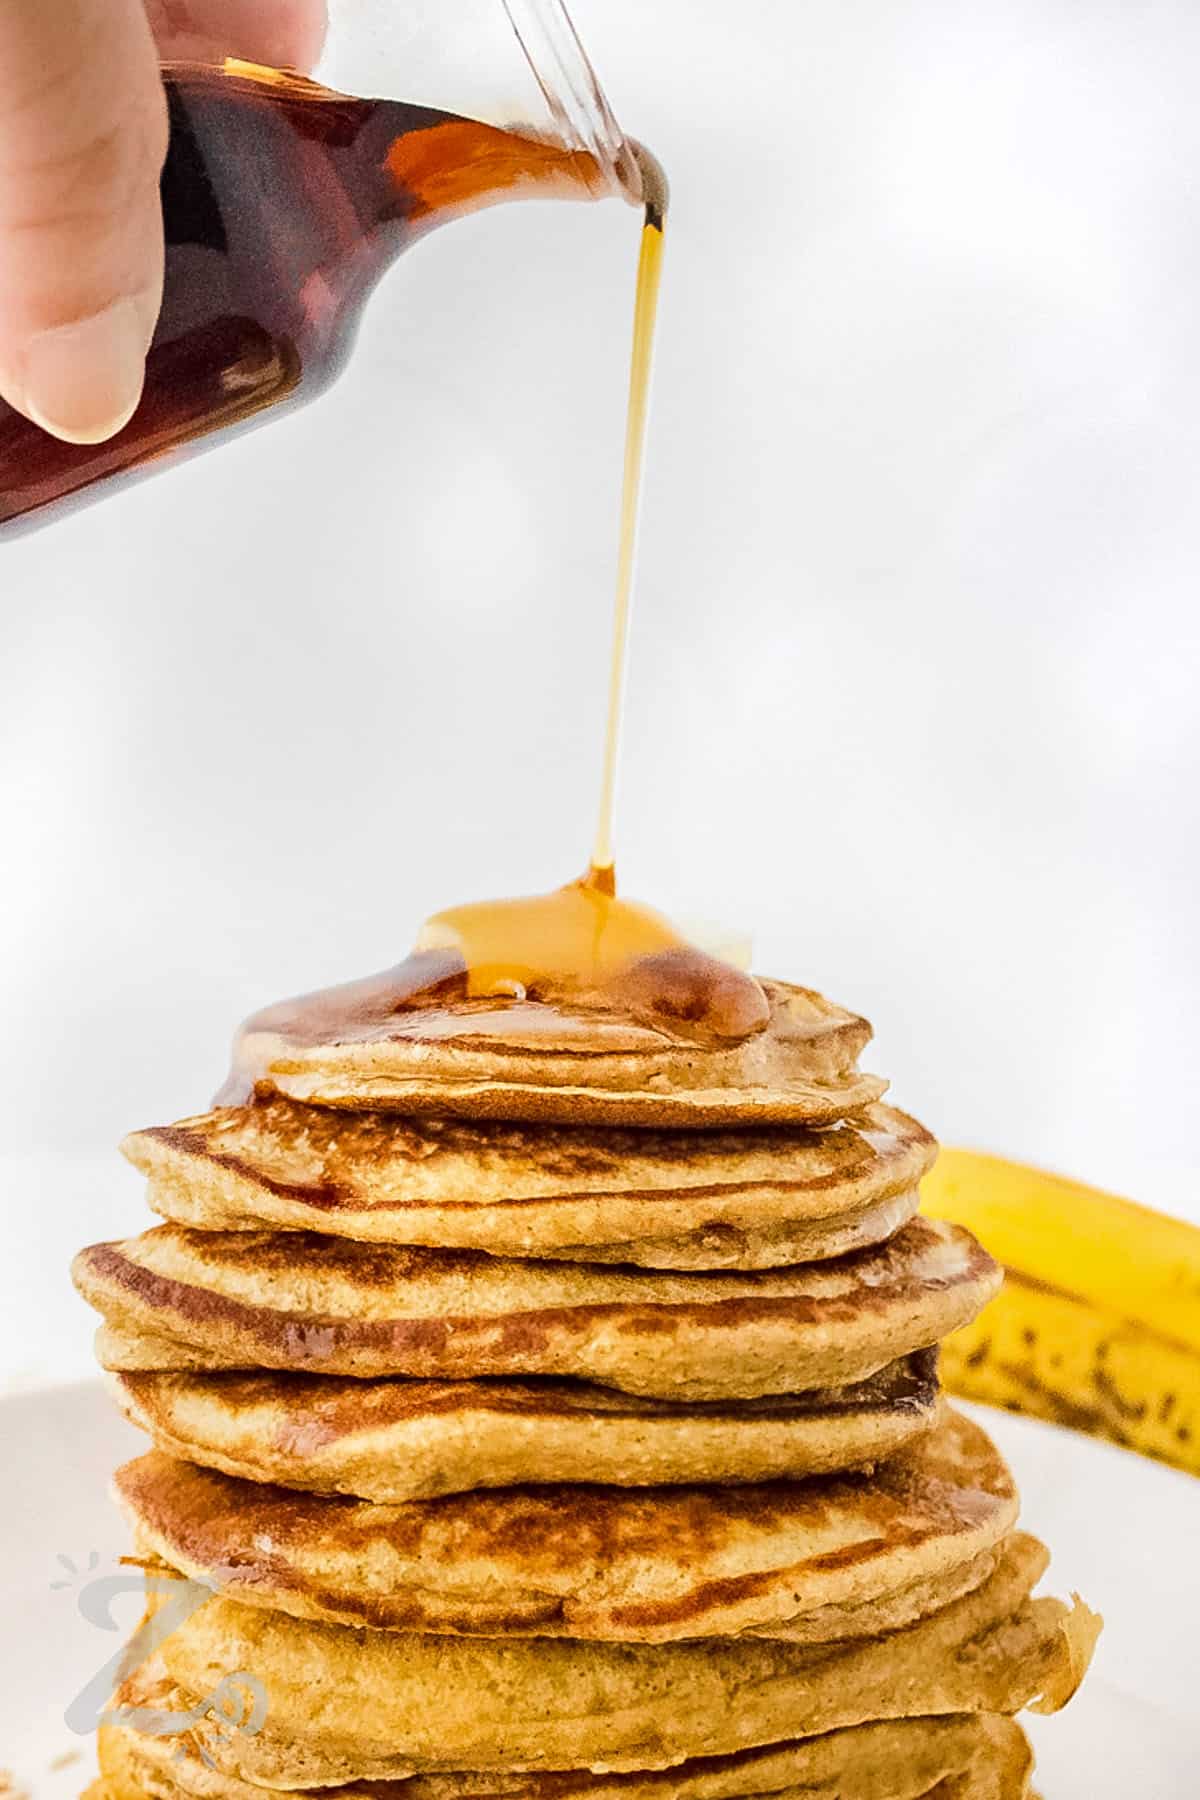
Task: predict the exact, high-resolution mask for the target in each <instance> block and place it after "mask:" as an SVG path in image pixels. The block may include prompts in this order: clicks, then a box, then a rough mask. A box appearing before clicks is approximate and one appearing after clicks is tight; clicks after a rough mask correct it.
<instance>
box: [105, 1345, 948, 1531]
mask: <svg viewBox="0 0 1200 1800" xmlns="http://www.w3.org/2000/svg"><path fill="white" fill-rule="evenodd" d="M113 1385H114V1390H115V1393H116V1397H117V1400H118V1403H119V1404H120V1406H121V1407H122V1409H123V1411H124V1412H125V1413H126V1415H127V1416H128V1417H129V1418H130V1419H131V1420H132V1421H133V1423H134V1424H136V1425H140V1426H141V1427H142V1429H143V1430H145V1431H147V1432H148V1433H149V1434H150V1436H151V1437H152V1439H153V1440H154V1443H155V1444H156V1445H157V1446H158V1447H159V1448H160V1449H162V1450H165V1451H167V1452H169V1453H170V1454H171V1455H174V1456H181V1457H186V1458H188V1459H190V1460H191V1461H194V1462H198V1463H202V1464H204V1465H205V1466H206V1467H211V1468H215V1469H220V1470H222V1471H223V1472H224V1473H226V1474H229V1475H237V1476H243V1477H245V1478H246V1479H248V1480H250V1481H256V1482H274V1483H279V1484H281V1485H283V1486H286V1487H294V1488H302V1489H305V1490H308V1491H310V1492H313V1493H323V1494H353V1495H357V1496H360V1497H362V1498H363V1499H367V1500H377V1501H381V1502H400V1501H407V1500H415V1499H423V1498H428V1497H433V1496H436V1495H438V1494H450V1493H461V1492H464V1491H467V1490H471V1489H474V1488H488V1487H493V1488H494V1487H510V1486H515V1485H519V1484H524V1483H530V1482H535V1483H539V1484H545V1483H553V1482H572V1483H575V1482H605V1483H612V1484H614V1485H616V1486H619V1487H645V1486H653V1485H658V1484H662V1483H671V1484H677V1483H681V1482H721V1483H739V1482H755V1481H768V1480H773V1479H776V1478H778V1477H784V1476H802V1475H809V1474H823V1473H828V1472H829V1471H831V1470H837V1469H849V1468H861V1467H863V1466H865V1465H867V1464H870V1463H873V1462H875V1461H877V1460H878V1459H879V1458H881V1457H886V1456H890V1455H893V1454H894V1453H895V1452H896V1451H897V1450H899V1449H901V1448H903V1446H904V1445H906V1444H909V1443H912V1442H913V1441H914V1440H915V1439H917V1438H918V1437H920V1436H921V1435H922V1434H923V1433H924V1432H926V1431H928V1430H929V1429H930V1428H931V1427H932V1425H933V1424H934V1422H935V1420H936V1417H937V1409H938V1397H937V1396H938V1389H937V1357H936V1353H935V1352H932V1351H923V1352H921V1353H919V1354H918V1355H916V1356H912V1357H908V1358H905V1359H903V1360H902V1361H900V1362H898V1363H895V1364H893V1365H891V1366H890V1367H889V1368H887V1369H885V1370H881V1371H880V1373H879V1374H878V1375H875V1376H873V1377H871V1379H870V1380H868V1381H865V1382H861V1383H857V1384H855V1385H854V1386H852V1387H847V1388H839V1389H833V1390H817V1391H814V1392H812V1393H808V1394H800V1395H793V1396H785V1397H782V1398H774V1399H765V1400H749V1401H740V1402H736V1403H731V1404H713V1403H711V1402H710V1403H694V1404H689V1403H686V1402H673V1401H668V1400H651V1399H645V1398H639V1397H636V1396H634V1395H630V1394H620V1393H618V1392H617V1391H616V1390H615V1389H612V1388H601V1387H595V1386H589V1385H587V1384H586V1383H583V1382H567V1381H534V1382H511V1381H462V1382H437V1381H401V1380H382V1381H356V1380H353V1379H346V1378H337V1377H333V1376H306V1375H290V1374H256V1375H241V1374H203V1373H198V1374H192V1373H174V1372H148V1373H124V1374H120V1375H116V1376H114V1377H113Z"/></svg>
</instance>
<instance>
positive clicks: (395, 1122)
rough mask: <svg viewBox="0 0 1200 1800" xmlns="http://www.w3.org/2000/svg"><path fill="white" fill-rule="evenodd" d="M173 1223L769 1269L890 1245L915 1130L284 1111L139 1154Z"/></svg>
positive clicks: (891, 1115) (872, 1116)
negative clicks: (683, 1127) (694, 1126)
mask: <svg viewBox="0 0 1200 1800" xmlns="http://www.w3.org/2000/svg"><path fill="white" fill-rule="evenodd" d="M122 1149H123V1151H124V1153H125V1155H126V1156H127V1157H128V1158H129V1160H130V1161H131V1162H132V1163H133V1164H134V1165H135V1166H136V1167H137V1168H139V1169H141V1170H142V1171H143V1172H144V1173H145V1174H146V1175H147V1176H149V1178H150V1189H149V1201H150V1205H151V1206H152V1207H153V1208H154V1210H155V1211H156V1212H159V1213H161V1214H162V1215H163V1217H164V1218H167V1219H170V1220H172V1221H173V1222H174V1223H176V1224H180V1225H192V1226H197V1227H199V1228H201V1229H205V1230H230V1229H237V1230H242V1229H247V1228H252V1227H255V1226H264V1225H268V1226H274V1227H277V1228H284V1229H290V1230H316V1231H321V1232H324V1233H327V1234H329V1235H331V1236H338V1237H350V1238H357V1239H360V1240H364V1241H374V1242H377V1243H388V1244H413V1245H427V1246H430V1247H439V1248H446V1249H463V1250H486V1251H488V1252H489V1253H490V1254H492V1255H494V1256H534V1257H549V1258H552V1259H556V1260H557V1259H565V1260H573V1261H576V1260H577V1261H585V1262H629V1263H637V1264H639V1265H642V1266H645V1267H651V1268H679V1269H702V1268H733V1267H736V1268H769V1267H775V1266H778V1265H783V1264H789V1263H800V1262H813V1261H817V1260H820V1259H822V1258H825V1257H830V1256H840V1255H843V1254H844V1253H845V1252H846V1251H849V1250H854V1249H857V1248H860V1247H861V1246H864V1245H867V1244H872V1243H877V1242H879V1241H881V1240H882V1239H883V1238H886V1237H888V1236H890V1235H891V1233H892V1231H894V1230H895V1229H897V1228H898V1227H899V1226H900V1225H902V1224H903V1223H904V1222H905V1220H906V1219H908V1218H909V1217H910V1216H911V1214H912V1213H913V1212H914V1211H915V1210H916V1205H917V1191H916V1190H917V1183H918V1182H919V1180H920V1179H921V1177H922V1176H923V1175H924V1174H926V1173H927V1171H928V1169H929V1168H930V1166H931V1165H932V1163H933V1159H934V1157H935V1155H936V1150H937V1147H936V1144H935V1143H934V1140H933V1138H932V1137H931V1136H930V1134H929V1133H928V1132H927V1131H926V1130H925V1129H924V1127H923V1126H921V1125H919V1124H918V1123H917V1122H916V1120H915V1119H910V1118H908V1117H907V1116H906V1115H905V1114H904V1113H901V1112H897V1111H895V1110H894V1109H893V1108H891V1107H887V1106H881V1105H873V1106H869V1107H867V1108H866V1109H865V1110H864V1111H863V1112H862V1113H860V1114H859V1115H858V1117H857V1118H856V1119H855V1120H854V1121H853V1122H845V1123H841V1124H838V1125H832V1126H803V1125H798V1126H774V1127H768V1128H766V1129H762V1130H758V1131H731V1130H713V1131H707V1132H700V1133H697V1132H687V1131H666V1130H654V1129H644V1130H641V1131H624V1130H619V1129H613V1128H608V1129H605V1128H603V1127H600V1128H597V1127H595V1126H579V1125H576V1126H564V1125H542V1126H535V1127H532V1128H531V1127H529V1126H528V1125H523V1124H519V1123H517V1124H513V1123H488V1122H480V1123H478V1124H467V1123H465V1122H463V1121H460V1120H457V1119H408V1118H400V1117H397V1116H396V1115H395V1114H388V1113H381V1112H368V1113H345V1112H339V1111H335V1110H331V1109H329V1108H322V1107H312V1106H304V1105H299V1104H297V1103H296V1102H295V1101H292V1100H286V1099H280V1098H275V1099H270V1100H266V1101H263V1102H261V1103H259V1104H258V1105H252V1106H238V1107H223V1108H220V1109H218V1110H217V1111H215V1112H210V1113H204V1114H201V1115H200V1116H198V1117H196V1118H191V1119H183V1120H180V1121H179V1122H178V1123H177V1124H174V1125H161V1126H152V1127H150V1128H149V1129H148V1130H145V1131H138V1132H134V1133H133V1134H132V1135H131V1136H130V1137H128V1138H126V1140H125V1142H124V1144H123V1145H122Z"/></svg>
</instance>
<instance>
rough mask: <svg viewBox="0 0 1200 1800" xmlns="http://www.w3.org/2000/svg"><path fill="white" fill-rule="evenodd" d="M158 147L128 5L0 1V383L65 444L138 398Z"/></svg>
mask: <svg viewBox="0 0 1200 1800" xmlns="http://www.w3.org/2000/svg"><path fill="white" fill-rule="evenodd" d="M165 153H166V107H165V103H164V99H163V90H162V82H161V80H160V77H159V71H158V62H157V58H156V55H155V51H154V45H153V41H152V39H151V35H150V28H149V25H148V24H147V21H146V15H145V11H144V9H143V6H142V4H141V0H0V394H3V396H4V398H5V399H7V400H8V401H9V402H10V403H11V404H12V405H13V406H15V407H17V408H18V410H19V411H21V412H23V413H24V414H25V415H26V417H28V418H30V419H32V420H34V422H35V423H36V424H38V425H41V426H43V427H44V428H45V429H46V430H47V431H50V432H53V433H54V435H55V436H56V437H60V438H65V439H67V440H68V441H69V442H72V443H80V444H95V443H100V442H102V441H103V440H104V439H105V438H107V437H111V436H112V434H113V433H114V432H115V431H119V430H120V428H121V426H122V425H124V424H125V423H126V422H127V421H128V419H129V418H130V416H131V414H132V413H133V411H134V408H135V407H136V406H137V403H138V401H139V399H140V398H141V392H142V383H143V380H144V376H145V359H146V351H147V349H148V347H149V344H150V339H151V337H152V335H153V332H154V325H155V321H156V320H157V317H158V309H159V305H160V303H161V299H162V276H163V231H162V211H161V206H160V203H159V194H158V177H159V173H160V171H161V168H162V162H163V157H164V155H165Z"/></svg>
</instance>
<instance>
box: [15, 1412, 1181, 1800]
mask: <svg viewBox="0 0 1200 1800" xmlns="http://www.w3.org/2000/svg"><path fill="white" fill-rule="evenodd" d="M980 1417H981V1418H982V1420H983V1422H984V1423H985V1424H986V1425H987V1427H988V1429H989V1430H990V1431H992V1433H993V1435H994V1436H995V1437H996V1439H997V1441H998V1442H999V1444H1000V1445H1001V1447H1002V1449H1003V1450H1004V1452H1005V1454H1006V1455H1007V1456H1008V1457H1009V1458H1010V1459H1011V1461H1012V1463H1013V1465H1014V1467H1015V1469H1016V1471H1017V1476H1018V1479H1019V1481H1020V1483H1021V1487H1022V1490H1023V1493H1024V1497H1025V1507H1024V1520H1025V1523H1026V1524H1027V1525H1028V1526H1029V1527H1030V1528H1031V1529H1032V1530H1034V1531H1036V1532H1037V1533H1038V1534H1039V1535H1040V1536H1042V1537H1045V1538H1046V1540H1047V1542H1048V1543H1049V1544H1050V1545H1051V1547H1052V1549H1053V1550H1054V1567H1053V1569H1052V1572H1051V1582H1052V1584H1053V1586H1054V1587H1055V1588H1056V1590H1057V1591H1059V1592H1067V1591H1069V1590H1070V1589H1071V1588H1078V1589H1079V1591H1080V1592H1081V1593H1083V1594H1084V1596H1085V1597H1086V1598H1087V1600H1088V1601H1089V1602H1090V1603H1091V1604H1092V1605H1093V1606H1095V1607H1097V1608H1098V1609H1099V1610H1100V1611H1101V1612H1103V1613H1104V1615H1105V1618H1106V1621H1107V1628H1106V1630H1105V1633H1104V1636H1103V1638H1102V1639H1101V1642H1100V1649H1099V1652H1098V1654H1097V1658H1096V1664H1095V1667H1094V1668H1093V1670H1092V1673H1091V1675H1090V1677H1089V1679H1088V1682H1087V1685H1086V1686H1085V1687H1084V1689H1083V1692H1082V1693H1081V1694H1080V1695H1079V1697H1078V1698H1077V1699H1076V1700H1075V1701H1074V1702H1073V1703H1072V1704H1071V1706H1070V1707H1069V1708H1068V1709H1067V1711H1066V1712H1065V1713H1063V1714H1061V1715H1060V1716H1059V1717H1058V1718H1054V1719H1035V1720H1032V1721H1031V1722H1030V1730H1031V1734H1032V1736H1033V1738H1034V1741H1035V1743H1036V1746H1037V1751H1038V1768H1039V1783H1040V1787H1041V1789H1042V1793H1043V1796H1044V1800H1130V1796H1131V1795H1137V1796H1138V1800H1197V1796H1198V1795H1200V1776H1198V1774H1197V1768H1198V1765H1200V1722H1198V1719H1200V1713H1198V1708H1197V1688H1196V1666H1195V1661H1194V1658H1193V1657H1192V1656H1191V1651H1190V1644H1191V1642H1193V1641H1194V1639H1193V1637H1192V1634H1193V1633H1194V1631H1195V1624H1196V1620H1197V1619H1198V1618H1200V1484H1197V1483H1196V1482H1194V1481H1193V1480H1192V1479H1191V1478H1190V1477H1189V1476H1186V1475H1179V1474H1176V1473H1175V1472H1174V1471H1173V1470H1170V1469H1166V1468H1162V1467H1160V1466H1158V1465H1157V1464H1155V1463H1147V1462H1143V1461H1142V1460H1141V1459H1140V1458H1138V1457H1135V1456H1130V1455H1128V1454H1126V1453H1125V1452H1124V1451H1121V1450H1115V1449H1112V1448H1110V1447H1109V1446H1108V1445H1106V1444H1099V1443H1094V1442H1092V1441H1091V1440H1090V1439H1087V1438H1080V1437H1075V1436H1073V1435H1071V1434H1070V1433H1067V1432H1062V1431H1057V1430H1055V1429H1054V1428H1052V1427H1050V1426H1047V1425H1042V1424H1039V1423H1038V1422H1036V1421H1033V1420H1029V1419H1014V1418H1010V1417H1009V1416H1008V1415H1007V1414H1004V1413H990V1412H989V1413H983V1412H981V1413H980ZM0 1447H2V1453H3V1467H4V1469H5V1479H4V1482H3V1484H0V1594H2V1595H3V1610H2V1613H0V1617H2V1618H3V1621H4V1624H3V1629H4V1632H5V1637H6V1642H5V1643H4V1645H3V1647H2V1653H0V1666H2V1667H3V1671H4V1679H3V1681H2V1682H0V1765H2V1766H4V1767H5V1768H7V1769H9V1770H11V1771H12V1772H13V1773H14V1774H15V1775H16V1777H17V1778H18V1781H19V1783H20V1784H21V1786H23V1787H24V1788H25V1789H26V1790H27V1791H28V1792H29V1793H30V1794H31V1795H32V1797H33V1800H66V1797H67V1796H74V1795H77V1794H78V1793H79V1792H80V1790H81V1789H82V1788H83V1786H84V1785H85V1784H86V1781H87V1780H88V1779H90V1776H91V1773H92V1769H93V1761H92V1752H91V1746H90V1743H88V1742H87V1741H85V1740H82V1739H80V1738H78V1737H76V1736H74V1735H73V1734H72V1732H71V1730H70V1729H69V1728H68V1726H67V1724H66V1723H65V1722H64V1717H63V1715H64V1712H65V1710H66V1709H67V1707H68V1706H69V1704H70V1702H71V1701H72V1699H73V1698H74V1697H75V1696H76V1695H77V1694H78V1693H79V1691H80V1690H81V1689H82V1688H83V1687H84V1686H85V1685H86V1683H87V1682H88V1681H89V1679H91V1678H92V1677H93V1676H94V1675H95V1674H96V1672H97V1670H98V1669H100V1668H101V1667H102V1666H103V1664H104V1663H105V1662H106V1661H107V1660H108V1658H109V1657H110V1656H111V1655H112V1654H113V1652H114V1650H115V1649H116V1647H117V1644H118V1634H117V1633H116V1632H111V1633H109V1632H105V1631H103V1630H101V1629H100V1628H98V1627H97V1626H95V1625H92V1624H89V1623H88V1622H87V1621H86V1620H85V1619H84V1618H83V1617H82V1616H81V1614H80V1611H79V1593H80V1590H81V1586H82V1585H83V1584H82V1583H80V1582H79V1581H76V1580H74V1579H73V1578H72V1577H71V1575H70V1573H69V1571H68V1569H67V1568H66V1566H65V1564H64V1563H63V1562H62V1561H61V1560H60V1559H61V1558H67V1559H69V1561H70V1562H71V1564H72V1565H73V1566H74V1567H75V1568H76V1569H78V1570H80V1571H82V1572H83V1574H84V1577H85V1580H86V1579H87V1578H89V1577H88V1574H87V1572H88V1568H89V1564H90V1563H91V1562H92V1558H93V1555H94V1557H95V1565H94V1567H93V1569H92V1573H91V1577H90V1578H92V1579H94V1578H95V1576H96V1575H104V1574H106V1573H107V1574H110V1575H111V1574H113V1573H114V1572H115V1567H116V1559H117V1558H118V1557H119V1556H120V1555H122V1554H123V1552H124V1551H125V1550H126V1549H127V1548H128V1543H127V1538H126V1533H125V1531H124V1529H123V1527H122V1525H121V1523H120V1522H119V1520H118V1519H117V1517H116V1515H115V1514H114V1512H113V1509H112V1507H111V1505H110V1504H109V1502H108V1500H107V1485H108V1477H109V1474H110V1473H111V1471H112V1469H113V1468H114V1467H115V1466H116V1464H117V1463H119V1462H122V1461H124V1460H125V1459H126V1458H127V1457H129V1456H131V1455H136V1454H137V1453H138V1451H139V1450H140V1449H141V1448H143V1447H144V1439H143V1438H142V1437H141V1436H140V1434H139V1433H137V1432H135V1431H133V1430H132V1429H131V1428H130V1427H129V1426H127V1425H125V1424H124V1423H123V1422H122V1421H121V1420H120V1419H118V1418H117V1417H116V1415H115V1413H114V1411H113V1409H112V1407H111V1405H110V1403H109V1402H108V1400H107V1399H106V1397H105V1395H104V1393H103V1390H102V1389H101V1387H100V1385H99V1383H95V1382H88V1383H84V1384H81V1385H79V1386H75V1387H60V1388H48V1389H45V1390H43V1391H42V1392H40V1393H31V1394H22V1395H19V1396H16V1397H14V1398H11V1399H7V1400H4V1401H2V1402H0ZM56 1583H62V1584H65V1585H57V1586H56V1585H55V1584H56ZM138 1611H139V1607H138V1602H137V1598H136V1595H134V1594H131V1595H130V1596H129V1597H128V1598H127V1599H125V1600H123V1601H119V1602H118V1603H117V1604H116V1605H115V1606H114V1613H115V1614H116V1615H117V1616H118V1618H119V1621H120V1628H121V1631H122V1632H124V1631H128V1630H130V1629H132V1626H133V1624H134V1622H135V1620H136V1617H137V1615H138ZM63 1758H70V1759H71V1760H70V1761H67V1762H61V1759H63ZM55 1763H60V1766H59V1767H57V1768H55V1767H54V1766H53V1765H54V1764H55Z"/></svg>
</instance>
